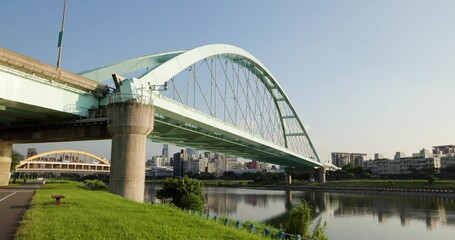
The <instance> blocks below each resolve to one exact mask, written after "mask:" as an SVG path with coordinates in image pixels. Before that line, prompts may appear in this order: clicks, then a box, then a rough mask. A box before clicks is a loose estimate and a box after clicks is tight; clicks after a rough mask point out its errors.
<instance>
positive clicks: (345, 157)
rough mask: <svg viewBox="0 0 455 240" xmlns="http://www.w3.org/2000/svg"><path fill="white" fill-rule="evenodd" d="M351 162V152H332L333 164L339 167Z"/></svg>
mask: <svg viewBox="0 0 455 240" xmlns="http://www.w3.org/2000/svg"><path fill="white" fill-rule="evenodd" d="M348 163H349V153H344V152H333V153H332V164H333V165H335V166H337V167H343V166H344V165H347V164H348Z"/></svg>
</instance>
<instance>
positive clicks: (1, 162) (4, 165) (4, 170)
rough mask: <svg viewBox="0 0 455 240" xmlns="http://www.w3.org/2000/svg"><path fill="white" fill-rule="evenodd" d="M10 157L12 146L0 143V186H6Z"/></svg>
mask: <svg viewBox="0 0 455 240" xmlns="http://www.w3.org/2000/svg"><path fill="white" fill-rule="evenodd" d="M12 155H13V144H11V143H0V186H7V185H8V182H9V177H10V176H9V174H10V168H11V156H12Z"/></svg>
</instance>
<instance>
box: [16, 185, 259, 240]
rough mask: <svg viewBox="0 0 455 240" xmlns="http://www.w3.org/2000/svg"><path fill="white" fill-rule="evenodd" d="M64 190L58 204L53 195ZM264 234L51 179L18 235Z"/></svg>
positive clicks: (238, 236) (181, 236) (179, 236)
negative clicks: (53, 181) (237, 228)
mask: <svg viewBox="0 0 455 240" xmlns="http://www.w3.org/2000/svg"><path fill="white" fill-rule="evenodd" d="M54 194H63V195H65V198H64V199H62V205H61V206H60V207H57V206H55V205H54V200H53V199H52V198H51V195H54ZM255 238H258V239H260V237H259V236H254V235H251V234H249V233H246V232H244V231H240V230H236V229H234V228H228V227H224V226H222V225H221V224H219V223H215V222H213V221H208V220H205V219H203V218H201V217H199V216H194V215H190V214H188V213H185V212H183V211H180V210H178V209H175V208H172V207H169V206H161V205H155V204H140V203H136V202H132V201H128V200H125V199H123V198H121V197H119V196H116V195H113V194H110V193H107V192H103V191H91V190H86V189H85V188H84V187H83V186H82V185H81V184H80V183H76V182H63V181H61V182H55V183H48V184H47V185H45V186H44V187H43V188H41V189H40V190H38V191H37V193H36V195H35V196H34V197H33V200H32V205H31V207H30V209H29V210H28V211H27V212H26V214H25V216H24V219H23V221H22V222H21V226H20V228H19V230H18V232H17V239H19V240H20V239H255Z"/></svg>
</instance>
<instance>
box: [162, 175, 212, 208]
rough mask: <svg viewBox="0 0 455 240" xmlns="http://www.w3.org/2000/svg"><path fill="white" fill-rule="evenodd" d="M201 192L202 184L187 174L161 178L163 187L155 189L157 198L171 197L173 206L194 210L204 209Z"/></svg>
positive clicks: (202, 190)
mask: <svg viewBox="0 0 455 240" xmlns="http://www.w3.org/2000/svg"><path fill="white" fill-rule="evenodd" d="M203 194H204V184H203V183H202V182H201V181H199V180H197V179H192V178H189V177H188V176H185V177H183V178H166V179H164V180H163V188H162V189H160V190H158V191H157V197H158V198H159V199H162V200H165V199H171V203H172V204H174V205H175V206H177V207H179V208H181V209H186V210H194V211H202V210H204V207H205V203H204V199H203V197H202V196H203Z"/></svg>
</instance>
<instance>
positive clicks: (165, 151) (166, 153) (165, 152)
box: [161, 143, 169, 159]
mask: <svg viewBox="0 0 455 240" xmlns="http://www.w3.org/2000/svg"><path fill="white" fill-rule="evenodd" d="M161 156H163V157H164V158H166V159H169V145H168V144H166V143H165V144H163V151H162V152H161Z"/></svg>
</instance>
